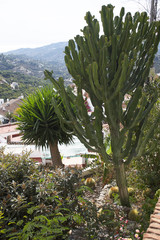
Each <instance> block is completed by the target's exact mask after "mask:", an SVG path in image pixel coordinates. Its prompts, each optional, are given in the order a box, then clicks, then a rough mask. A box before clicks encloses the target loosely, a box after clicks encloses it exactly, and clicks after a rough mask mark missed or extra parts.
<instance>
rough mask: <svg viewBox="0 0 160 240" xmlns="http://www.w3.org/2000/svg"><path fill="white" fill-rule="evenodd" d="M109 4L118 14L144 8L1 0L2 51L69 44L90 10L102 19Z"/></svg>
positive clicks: (94, 1)
mask: <svg viewBox="0 0 160 240" xmlns="http://www.w3.org/2000/svg"><path fill="white" fill-rule="evenodd" d="M141 1H143V0H141ZM109 3H111V4H112V5H114V6H115V15H117V14H119V11H120V8H121V7H122V6H124V7H125V9H126V12H128V11H131V12H132V13H134V12H135V11H137V10H141V9H142V8H141V7H140V5H138V4H137V3H136V0H135V2H134V1H132V0H0V52H5V51H9V50H13V49H18V48H22V47H25V48H27V47H39V46H44V45H48V44H51V43H55V42H63V41H68V40H69V39H71V38H74V37H75V36H76V35H77V34H80V29H82V28H83V27H84V26H85V21H84V16H85V14H86V12H87V11H90V12H91V13H92V14H93V15H95V17H96V18H97V19H98V20H100V14H99V11H100V10H101V6H102V5H107V4H109Z"/></svg>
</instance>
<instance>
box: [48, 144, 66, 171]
mask: <svg viewBox="0 0 160 240" xmlns="http://www.w3.org/2000/svg"><path fill="white" fill-rule="evenodd" d="M49 146H50V152H51V159H52V163H53V166H54V167H55V168H56V167H63V163H62V159H61V155H60V152H59V149H58V142H57V141H55V142H54V144H50V145H49Z"/></svg>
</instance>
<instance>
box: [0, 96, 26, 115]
mask: <svg viewBox="0 0 160 240" xmlns="http://www.w3.org/2000/svg"><path fill="white" fill-rule="evenodd" d="M21 103H22V97H19V98H16V99H11V100H10V101H9V100H8V101H7V102H5V103H3V104H1V105H0V115H2V116H4V117H5V116H6V113H8V112H10V113H14V112H15V110H16V109H17V108H18V107H19V106H20V104H21Z"/></svg>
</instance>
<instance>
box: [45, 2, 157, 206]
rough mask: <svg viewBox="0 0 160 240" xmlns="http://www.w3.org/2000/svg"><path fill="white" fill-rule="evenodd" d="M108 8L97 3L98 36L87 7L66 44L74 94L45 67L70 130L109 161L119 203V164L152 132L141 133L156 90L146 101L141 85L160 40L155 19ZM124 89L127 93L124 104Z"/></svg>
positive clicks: (124, 199)
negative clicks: (107, 135)
mask: <svg viewBox="0 0 160 240" xmlns="http://www.w3.org/2000/svg"><path fill="white" fill-rule="evenodd" d="M113 9H114V7H113V6H112V5H108V6H102V10H101V12H100V14H101V21H102V26H103V31H104V33H103V35H102V36H100V34H99V22H98V21H97V20H96V19H95V18H94V17H93V16H92V15H91V13H90V12H88V13H87V14H86V17H85V20H86V22H87V26H85V27H84V29H83V30H82V32H83V36H79V35H77V36H76V37H75V40H70V41H69V44H68V46H67V47H66V48H65V62H66V66H67V68H68V71H69V73H70V74H71V75H72V77H73V78H74V81H73V82H74V83H75V85H76V87H77V94H74V93H72V92H71V91H70V93H68V90H66V89H65V86H64V81H63V79H61V78H60V79H59V81H56V80H55V79H54V77H53V76H52V74H51V73H50V72H48V71H45V77H46V78H47V79H50V80H51V81H52V82H53V84H54V87H55V88H56V89H57V91H58V92H59V94H60V95H61V96H62V98H63V99H64V104H65V106H66V110H67V113H68V116H69V119H70V121H71V123H72V126H73V132H74V134H75V135H77V136H78V138H79V139H80V140H81V141H82V143H84V145H85V146H86V147H87V148H90V149H92V151H97V152H99V153H100V154H101V156H102V159H103V161H104V162H106V161H110V160H112V161H113V163H114V166H115V171H116V176H117V177H116V180H117V185H118V187H119V194H120V199H121V204H122V205H126V206H129V205H130V204H129V198H128V191H127V184H126V178H125V166H124V165H125V164H127V163H129V162H130V161H131V160H132V158H133V157H134V156H137V155H140V154H142V153H143V152H144V149H145V143H146V141H147V140H148V139H149V137H150V136H151V133H152V132H153V128H154V127H153V126H152V128H151V129H150V130H148V133H147V134H145V135H144V129H145V127H146V124H147V117H148V114H149V112H150V110H151V108H152V107H153V104H154V103H155V101H156V96H155V97H154V96H151V97H150V99H151V100H150V101H148V100H147V98H145V97H144V96H143V94H142V90H143V87H144V83H145V82H146V80H147V78H148V75H149V70H150V66H151V64H152V63H153V59H154V56H155V53H156V51H157V46H158V43H159V41H160V22H154V23H152V24H150V23H149V22H148V17H147V14H146V13H136V14H135V15H134V16H131V14H130V13H127V14H126V15H125V13H124V8H122V9H121V12H120V16H116V17H114V15H113ZM124 15H125V17H124ZM83 90H85V91H86V92H87V93H88V94H89V96H90V99H91V102H92V105H93V107H94V112H93V113H92V114H91V116H90V115H88V113H87V111H86V109H85V105H84V99H83V96H82V92H83ZM126 94H129V95H130V99H129V101H128V104H127V107H126V110H124V109H123V107H122V105H123V101H124V99H125V95H126ZM73 105H75V106H76V112H74V111H73ZM58 112H61V113H60V116H61V117H62V120H61V121H62V122H64V123H66V124H67V120H66V119H65V117H63V112H62V111H61V110H60V109H58ZM103 122H105V123H108V125H109V129H110V136H111V147H112V153H113V154H112V158H111V157H110V156H109V155H108V154H107V153H106V149H105V145H104V135H103V132H102V129H103ZM155 124H156V121H155ZM124 159H125V161H124Z"/></svg>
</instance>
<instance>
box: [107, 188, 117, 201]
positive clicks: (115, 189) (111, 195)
mask: <svg viewBox="0 0 160 240" xmlns="http://www.w3.org/2000/svg"><path fill="white" fill-rule="evenodd" d="M113 193H119V188H118V187H117V186H115V187H111V188H110V189H109V192H108V196H109V197H110V198H112V197H113Z"/></svg>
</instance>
